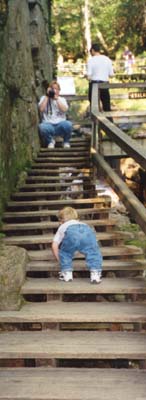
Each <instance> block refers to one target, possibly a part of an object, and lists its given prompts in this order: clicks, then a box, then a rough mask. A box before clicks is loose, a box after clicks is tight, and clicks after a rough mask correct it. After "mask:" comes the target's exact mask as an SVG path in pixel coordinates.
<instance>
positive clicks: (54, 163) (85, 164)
mask: <svg viewBox="0 0 146 400" xmlns="http://www.w3.org/2000/svg"><path fill="white" fill-rule="evenodd" d="M62 164H63V167H64V168H65V167H75V168H77V167H78V168H89V167H90V160H89V159H84V160H83V161H76V160H74V161H72V160H71V159H70V161H64V162H63V160H62ZM47 167H48V169H49V168H53V167H54V168H59V167H61V163H60V161H58V162H57V161H55V160H54V161H53V160H50V162H48V163H47V165H46V168H47ZM31 168H32V171H33V168H34V169H37V168H38V169H41V168H45V164H44V163H43V164H37V163H34V164H32V166H31Z"/></svg>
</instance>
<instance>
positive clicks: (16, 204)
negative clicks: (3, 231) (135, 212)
mask: <svg viewBox="0 0 146 400" xmlns="http://www.w3.org/2000/svg"><path fill="white" fill-rule="evenodd" d="M110 201H111V199H110V197H109V196H104V197H102V196H99V197H94V198H88V199H68V200H32V201H26V200H25V201H9V202H8V204H7V206H8V207H10V208H11V209H15V208H23V207H24V208H25V210H26V208H27V207H34V208H37V207H43V206H44V207H48V208H49V207H50V206H52V207H53V209H54V207H56V208H57V207H58V208H62V207H65V206H71V207H76V206H80V205H84V206H85V207H86V208H87V204H90V205H91V204H94V205H95V204H98V205H100V206H101V204H102V205H103V207H104V205H108V206H109V204H110Z"/></svg>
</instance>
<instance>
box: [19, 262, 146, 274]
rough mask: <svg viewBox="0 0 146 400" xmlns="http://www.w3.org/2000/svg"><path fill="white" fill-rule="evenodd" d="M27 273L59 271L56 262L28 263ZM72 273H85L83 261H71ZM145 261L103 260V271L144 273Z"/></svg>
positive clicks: (145, 268)
mask: <svg viewBox="0 0 146 400" xmlns="http://www.w3.org/2000/svg"><path fill="white" fill-rule="evenodd" d="M26 270H27V271H48V272H54V271H60V268H59V264H58V263H57V261H53V260H52V261H37V260H36V261H30V262H28V263H27V266H26ZM73 270H74V271H86V266H85V262H84V260H74V261H73ZM144 270H146V261H145V260H129V261H127V260H123V261H122V260H103V271H129V272H131V271H144Z"/></svg>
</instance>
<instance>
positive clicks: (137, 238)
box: [120, 223, 146, 256]
mask: <svg viewBox="0 0 146 400" xmlns="http://www.w3.org/2000/svg"><path fill="white" fill-rule="evenodd" d="M120 230H121V231H124V232H131V233H133V238H132V239H128V240H126V241H125V244H127V245H132V246H137V247H140V248H141V249H142V250H143V254H144V256H146V236H145V235H144V233H143V232H141V229H140V226H139V225H137V224H132V223H131V224H130V223H129V224H126V225H122V226H121V227H120Z"/></svg>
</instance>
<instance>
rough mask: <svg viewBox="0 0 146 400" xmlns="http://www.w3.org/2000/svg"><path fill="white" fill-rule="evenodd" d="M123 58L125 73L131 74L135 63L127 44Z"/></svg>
mask: <svg viewBox="0 0 146 400" xmlns="http://www.w3.org/2000/svg"><path fill="white" fill-rule="evenodd" d="M123 58H124V69H125V73H126V74H128V75H131V74H132V73H133V65H134V63H135V58H134V55H133V53H132V52H131V51H130V50H129V47H128V46H125V50H124V53H123Z"/></svg>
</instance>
